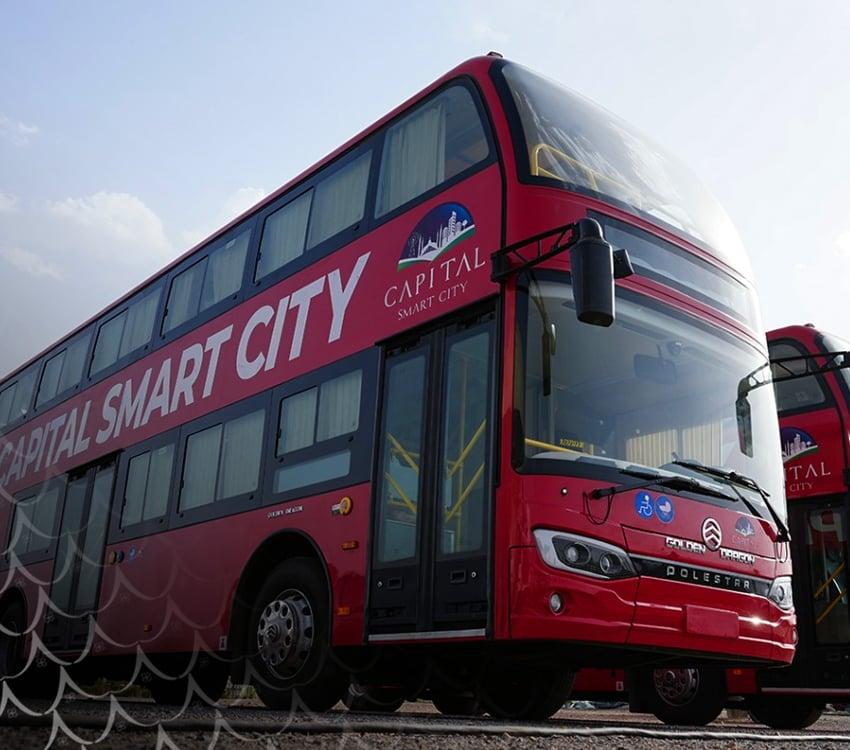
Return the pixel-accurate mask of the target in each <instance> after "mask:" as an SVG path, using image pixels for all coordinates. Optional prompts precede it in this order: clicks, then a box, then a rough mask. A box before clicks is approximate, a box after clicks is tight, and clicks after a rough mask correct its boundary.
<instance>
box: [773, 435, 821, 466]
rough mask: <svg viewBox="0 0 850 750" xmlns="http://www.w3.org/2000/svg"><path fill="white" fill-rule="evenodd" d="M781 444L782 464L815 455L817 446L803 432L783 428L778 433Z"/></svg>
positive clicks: (811, 438)
mask: <svg viewBox="0 0 850 750" xmlns="http://www.w3.org/2000/svg"><path fill="white" fill-rule="evenodd" d="M779 437H780V441H781V442H782V463H784V464H787V463H788V462H789V461H794V460H795V459H798V458H802V457H803V456H809V455H811V454H812V453H817V451H818V444H817V442H816V441H815V439H814V438H813V437H812V436H811V435H810V434H809V433H808V432H806V431H805V430H801V429H799V428H798V427H783V428H782V429H781V430H780V433H779Z"/></svg>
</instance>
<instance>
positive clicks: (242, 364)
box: [236, 305, 274, 380]
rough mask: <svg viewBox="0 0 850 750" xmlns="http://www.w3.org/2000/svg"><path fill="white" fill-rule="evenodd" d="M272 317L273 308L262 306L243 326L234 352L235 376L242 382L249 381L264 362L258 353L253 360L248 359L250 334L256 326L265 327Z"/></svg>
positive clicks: (264, 358) (261, 355)
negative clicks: (237, 346)
mask: <svg viewBox="0 0 850 750" xmlns="http://www.w3.org/2000/svg"><path fill="white" fill-rule="evenodd" d="M273 317H274V308H273V307H272V306H271V305H263V306H262V307H261V308H260V309H259V310H257V311H256V312H255V313H254V314H253V315H252V316H251V317H250V318H249V319H248V322H247V323H246V324H245V328H244V329H243V331H242V336H241V337H240V339H239V348H238V349H237V351H236V374H237V375H239V377H240V378H241V379H242V380H250V379H251V378H253V377H254V375H256V374H257V373H258V372H259V371H260V370H261V369H262V367H263V365H264V364H265V361H266V357H265V355H264V354H262V353H260V354H258V355H257V356H256V357H254V359H252V360H249V359H248V343H249V342H250V341H251V334H252V333H253V332H254V329H255V328H256V327H257V326H267V325H268V324H269V323H271V321H272V318H273Z"/></svg>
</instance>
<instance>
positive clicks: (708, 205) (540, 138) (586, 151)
mask: <svg viewBox="0 0 850 750" xmlns="http://www.w3.org/2000/svg"><path fill="white" fill-rule="evenodd" d="M500 69H501V71H502V74H503V76H504V79H505V81H506V82H507V85H508V88H509V90H510V99H509V100H508V101H507V102H506V105H507V108H508V110H511V109H514V108H515V111H516V114H515V118H516V119H518V123H517V125H518V126H520V127H521V130H522V132H521V133H518V134H517V135H516V136H515V141H516V143H515V145H516V147H517V157H518V162H519V164H520V170H521V172H522V173H523V175H522V176H523V178H524V179H526V180H529V181H533V182H539V183H541V184H546V185H551V186H553V187H565V188H567V189H569V190H574V191H576V192H579V193H585V194H589V195H592V196H594V197H598V198H600V199H602V200H605V201H606V202H609V203H615V204H619V205H622V206H623V207H625V208H627V209H629V210H631V211H633V212H637V213H638V214H641V215H643V216H645V217H647V218H648V219H650V220H655V221H656V222H657V221H658V220H661V221H662V222H664V223H666V224H668V225H670V226H671V227H672V228H674V229H676V230H678V231H680V232H681V233H684V234H686V235H687V236H688V237H691V238H694V239H696V240H697V241H699V242H702V243H704V244H706V245H708V246H709V247H710V248H712V250H713V251H714V252H716V253H717V254H718V256H719V257H720V258H721V259H722V260H724V261H725V262H726V263H727V264H729V265H730V266H732V267H733V268H736V269H737V270H739V271H740V272H741V273H743V274H744V275H746V276H751V272H750V267H749V261H748V259H747V256H746V253H745V252H744V249H743V246H742V245H741V241H740V238H739V237H738V234H737V232H736V231H735V228H734V226H733V225H732V222H731V221H730V220H729V217H728V216H727V215H726V213H725V212H724V211H723V209H722V208H721V207H720V205H719V204H718V203H717V201H716V200H715V198H714V197H713V196H712V195H711V193H710V192H709V191H708V190H707V189H706V188H705V186H704V185H702V183H700V182H699V180H697V179H696V177H694V176H693V175H692V174H691V172H690V171H689V170H688V169H687V168H686V167H685V166H684V165H683V164H682V163H681V162H680V161H679V160H678V159H676V158H675V157H673V156H671V155H670V154H668V153H666V152H665V151H664V150H662V149H661V148H659V147H658V146H656V145H655V144H653V143H652V142H651V141H649V140H648V139H647V138H645V137H644V136H643V135H641V134H640V133H638V132H637V131H636V130H635V129H634V128H632V127H631V126H630V125H628V124H627V123H625V122H624V121H623V120H621V119H620V118H619V117H617V116H616V115H613V114H612V113H610V112H608V111H607V110H605V109H602V108H601V107H599V106H597V105H596V104H594V103H593V102H591V101H590V100H588V99H585V98H584V97H583V96H580V95H578V94H576V93H575V92H573V91H570V90H569V89H566V88H564V87H562V86H560V85H559V84H557V83H555V82H554V81H551V80H549V79H547V78H544V77H542V76H539V75H537V74H535V73H532V72H531V71H529V70H526V69H525V68H522V67H520V66H518V65H515V64H513V63H506V64H505V65H503V66H502V67H501V68H500Z"/></svg>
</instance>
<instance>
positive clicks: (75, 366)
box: [35, 332, 91, 407]
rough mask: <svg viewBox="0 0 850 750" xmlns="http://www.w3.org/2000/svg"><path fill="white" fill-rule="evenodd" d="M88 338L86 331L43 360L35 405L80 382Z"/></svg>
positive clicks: (49, 399)
mask: <svg viewBox="0 0 850 750" xmlns="http://www.w3.org/2000/svg"><path fill="white" fill-rule="evenodd" d="M90 340H91V332H86V333H85V334H83V335H82V336H78V337H77V338H76V339H74V340H73V341H72V342H71V343H70V344H68V346H66V347H65V348H64V349H62V350H61V351H59V352H57V353H56V354H54V355H53V356H52V357H51V358H50V359H48V360H47V362H45V364H44V372H43V373H42V375H41V382H40V383H39V386H38V395H37V396H36V398H35V405H36V406H37V407H38V406H41V405H42V404H46V403H47V402H48V401H52V400H53V399H54V398H55V397H56V396H59V395H60V394H62V393H65V392H66V391H69V390H70V389H71V388H74V387H75V386H77V385H79V384H80V380H81V379H82V377H83V369H84V368H85V364H86V354H87V353H88V350H89V341H90Z"/></svg>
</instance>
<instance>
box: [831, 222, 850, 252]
mask: <svg viewBox="0 0 850 750" xmlns="http://www.w3.org/2000/svg"><path fill="white" fill-rule="evenodd" d="M833 244H834V248H835V253H836V254H837V255H838V256H839V257H840V258H848V259H850V229H847V230H845V231H844V232H841V233H840V234H838V236H836V238H835V241H834V243H833Z"/></svg>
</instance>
